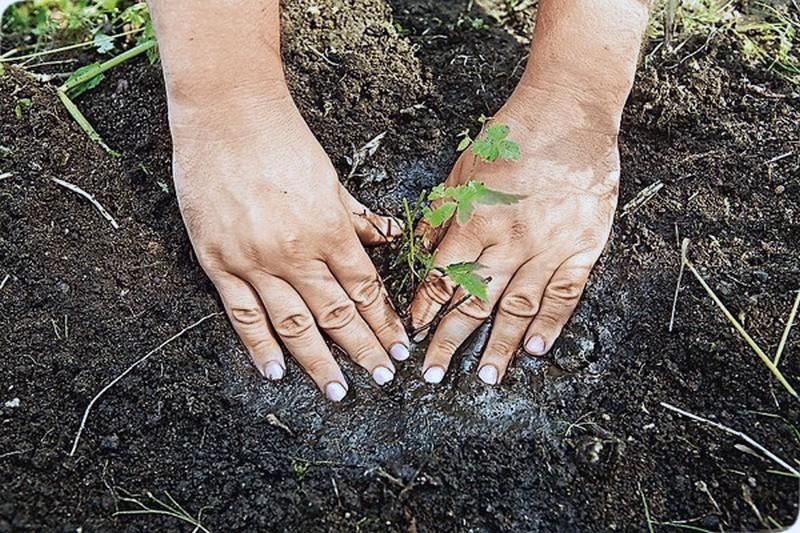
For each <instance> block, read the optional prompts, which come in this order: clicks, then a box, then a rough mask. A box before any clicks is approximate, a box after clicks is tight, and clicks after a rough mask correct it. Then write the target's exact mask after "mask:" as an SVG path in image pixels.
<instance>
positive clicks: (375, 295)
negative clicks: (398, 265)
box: [352, 277, 383, 308]
mask: <svg viewBox="0 0 800 533" xmlns="http://www.w3.org/2000/svg"><path fill="white" fill-rule="evenodd" d="M382 292H383V284H381V281H380V280H379V279H378V278H377V277H373V278H368V279H364V280H362V281H360V282H359V283H357V284H356V286H355V288H354V289H353V294H352V298H353V301H354V302H355V303H356V305H357V306H359V307H361V308H368V307H371V306H372V305H373V304H375V303H376V302H377V301H378V300H379V299H380V297H381V294H382Z"/></svg>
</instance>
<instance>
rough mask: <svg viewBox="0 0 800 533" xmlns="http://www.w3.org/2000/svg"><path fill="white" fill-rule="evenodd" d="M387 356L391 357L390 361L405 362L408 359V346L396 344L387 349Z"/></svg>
mask: <svg viewBox="0 0 800 533" xmlns="http://www.w3.org/2000/svg"><path fill="white" fill-rule="evenodd" d="M389 355H391V356H392V359H394V360H395V361H405V360H406V359H408V355H409V354H408V346H406V345H405V344H402V343H399V342H398V343H397V344H395V345H394V346H392V347H391V348H389Z"/></svg>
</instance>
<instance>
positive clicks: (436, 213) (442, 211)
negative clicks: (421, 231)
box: [423, 202, 458, 228]
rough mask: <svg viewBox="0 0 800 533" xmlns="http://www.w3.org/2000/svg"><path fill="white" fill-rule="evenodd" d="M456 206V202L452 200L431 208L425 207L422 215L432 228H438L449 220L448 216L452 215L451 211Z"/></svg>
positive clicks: (454, 209) (453, 210) (453, 211)
mask: <svg viewBox="0 0 800 533" xmlns="http://www.w3.org/2000/svg"><path fill="white" fill-rule="evenodd" d="M456 207H458V204H455V203H453V202H446V203H444V204H442V205H440V206H439V207H437V208H436V209H433V210H431V209H430V208H427V207H426V208H425V211H424V212H423V216H424V217H425V220H427V221H428V224H430V225H431V226H433V227H434V228H438V227H440V226H442V225H443V224H444V223H445V222H447V221H448V220H450V217H452V216H453V213H455V211H456Z"/></svg>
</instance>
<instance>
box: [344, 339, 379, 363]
mask: <svg viewBox="0 0 800 533" xmlns="http://www.w3.org/2000/svg"><path fill="white" fill-rule="evenodd" d="M373 353H374V350H373V348H372V346H368V345H366V344H362V345H360V346H359V347H358V348H356V349H355V350H353V351H352V352H350V359H352V360H353V361H354V362H355V363H356V364H359V365H362V366H363V365H364V363H365V362H366V361H368V360H369V359H370V358H371V356H372V355H373Z"/></svg>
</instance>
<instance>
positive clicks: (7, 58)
mask: <svg viewBox="0 0 800 533" xmlns="http://www.w3.org/2000/svg"><path fill="white" fill-rule="evenodd" d="M143 29H144V28H137V29H135V30H130V31H125V32H122V33H117V34H116V35H109V38H110V39H116V38H117V37H124V36H126V35H132V34H134V33H138V32H140V31H142V30H143ZM93 44H94V39H93V40H91V41H84V42H82V43H77V44H71V45H69V46H62V47H61V48H54V49H52V50H44V51H42V52H35V53H32V54H27V55H24V56H16V57H14V53H16V52H18V51H19V50H17V49H14V50H9V51H8V52H7V53H5V54H3V55H2V56H0V63H10V62H12V61H22V60H23V59H33V58H35V57H41V56H46V55H50V54H57V53H59V52H66V51H68V50H74V49H76V48H84V47H86V46H92V45H93Z"/></svg>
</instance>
